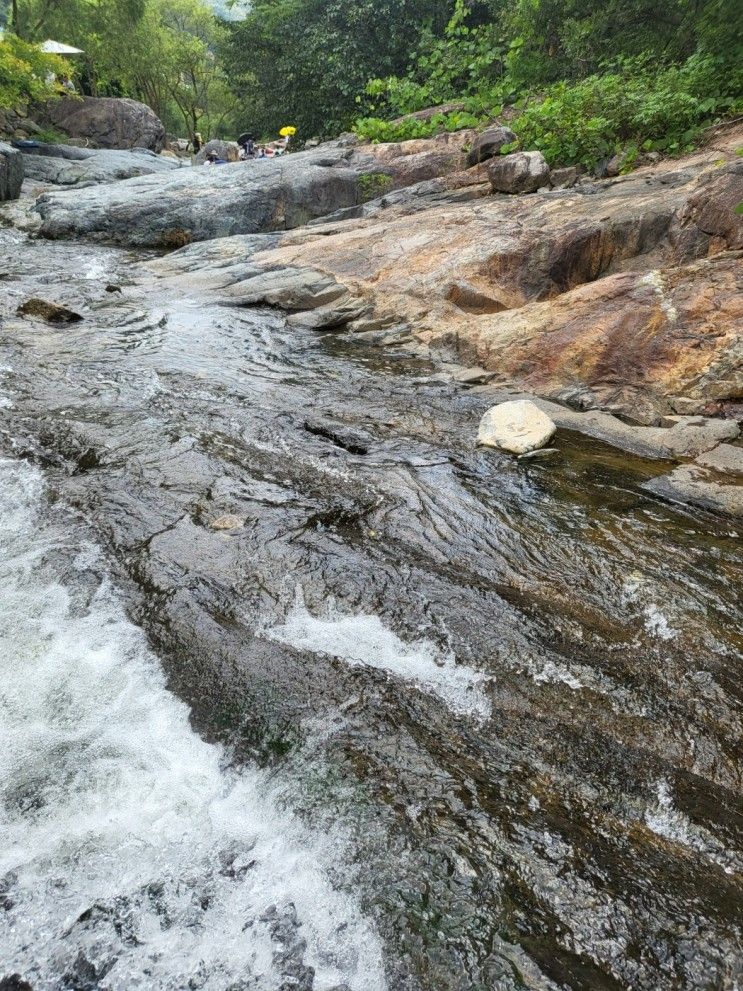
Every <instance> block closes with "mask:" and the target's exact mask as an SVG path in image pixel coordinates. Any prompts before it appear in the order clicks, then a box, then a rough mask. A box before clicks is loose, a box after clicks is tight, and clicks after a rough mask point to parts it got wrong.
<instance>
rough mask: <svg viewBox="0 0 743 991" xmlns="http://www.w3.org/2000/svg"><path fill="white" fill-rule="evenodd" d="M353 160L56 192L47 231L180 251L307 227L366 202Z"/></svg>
mask: <svg viewBox="0 0 743 991" xmlns="http://www.w3.org/2000/svg"><path fill="white" fill-rule="evenodd" d="M348 156H349V152H347V151H345V150H343V149H337V150H335V151H334V152H333V153H332V154H331V153H330V152H328V151H327V150H321V149H318V151H317V152H300V153H296V154H293V155H287V156H284V157H282V158H280V159H271V160H260V161H247V162H235V163H234V164H229V165H218V166H211V167H209V166H201V167H195V168H184V169H175V170H174V171H173V172H170V173H168V174H165V175H147V176H140V177H137V178H134V179H125V180H123V181H122V182H117V183H114V184H108V185H99V186H92V187H89V188H87V189H84V190H75V191H74V192H73V191H69V192H68V191H59V192H57V191H55V192H49V193H46V194H45V195H44V196H42V197H40V199H39V201H38V203H37V206H36V209H37V210H38V212H39V214H40V215H41V218H42V226H41V234H42V236H44V237H48V238H64V237H80V238H88V239H91V240H97V241H107V242H111V243H117V244H124V245H130V246H148V247H171V248H172V247H182V246H183V245H186V244H189V243H191V242H193V241H205V240H210V239H211V238H218V237H227V236H230V235H233V234H256V233H261V232H270V231H281V230H287V229H290V228H293V227H299V226H301V225H303V224H306V223H307V222H308V221H310V220H312V219H313V218H316V217H322V216H325V215H327V214H329V213H332V212H333V211H335V210H338V209H341V208H343V207H350V206H354V205H355V204H356V203H357V202H358V188H359V182H358V177H359V169H358V168H353V167H352V166H351V165H350V164H349V163H348V161H347V159H348ZM163 161H165V160H163ZM319 161H322V163H323V164H318V162H319Z"/></svg>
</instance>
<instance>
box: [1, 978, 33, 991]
mask: <svg viewBox="0 0 743 991" xmlns="http://www.w3.org/2000/svg"><path fill="white" fill-rule="evenodd" d="M0 991H33V987H32V986H31V985H30V984H29V983H28V981H25V980H24V979H23V978H22V977H21V975H20V974H10V975H9V976H8V977H0Z"/></svg>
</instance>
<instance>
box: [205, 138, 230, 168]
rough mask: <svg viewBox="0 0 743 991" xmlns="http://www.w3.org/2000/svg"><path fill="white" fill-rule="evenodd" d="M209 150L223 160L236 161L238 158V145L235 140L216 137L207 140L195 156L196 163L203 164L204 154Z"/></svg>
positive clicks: (207, 153) (208, 152)
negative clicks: (222, 139) (221, 139)
mask: <svg viewBox="0 0 743 991" xmlns="http://www.w3.org/2000/svg"><path fill="white" fill-rule="evenodd" d="M211 152H216V155H217V158H221V159H222V160H223V161H225V162H237V161H239V160H240V146H239V145H238V143H237V141H220V140H219V139H218V138H212V140H211V141H207V143H206V144H205V145H204V147H203V148H202V149H201V151H200V152H199V153H198V155H197V156H196V164H197V165H203V164H204V162H205V161H206V156H207V155H209V154H210V153H211Z"/></svg>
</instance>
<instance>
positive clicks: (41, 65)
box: [0, 34, 69, 110]
mask: <svg viewBox="0 0 743 991" xmlns="http://www.w3.org/2000/svg"><path fill="white" fill-rule="evenodd" d="M68 73H69V66H68V65H67V63H66V62H65V61H64V60H63V59H60V58H57V57H56V56H54V55H44V54H43V53H42V52H41V51H39V49H38V48H37V47H36V46H35V45H29V44H28V43H27V42H25V41H22V40H21V39H20V38H17V37H15V36H14V35H12V34H8V35H6V36H5V37H4V39H3V40H2V41H0V108H4V109H6V110H8V109H13V108H14V107H16V106H18V105H19V104H25V103H28V102H30V101H32V100H45V99H49V98H50V97H53V96H54V95H55V93H56V90H57V87H56V85H55V84H54V83H53V82H48V81H47V80H48V79H49V80H51V79H53V78H54V77H55V76H56V77H58V78H59V79H64V78H65V77H66V76H67V74H68Z"/></svg>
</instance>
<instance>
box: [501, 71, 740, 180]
mask: <svg viewBox="0 0 743 991" xmlns="http://www.w3.org/2000/svg"><path fill="white" fill-rule="evenodd" d="M742 93H743V79H742V78H741V71H740V69H736V68H731V67H730V66H728V65H727V64H726V63H725V62H724V60H722V59H721V58H715V57H713V56H710V55H707V56H702V55H694V56H692V57H691V58H689V59H687V60H686V62H684V63H683V64H682V65H680V66H669V67H666V68H658V67H657V66H653V65H652V63H651V62H650V61H649V60H647V59H644V58H643V59H631V60H624V61H623V62H621V63H620V64H619V65H618V66H617V67H616V68H615V69H614V70H613V71H611V72H607V73H603V74H601V75H595V76H590V77H589V78H588V79H585V80H582V81H581V82H579V83H573V84H571V83H567V82H560V83H556V84H554V85H553V86H551V87H550V88H549V89H548V90H547V92H546V93H545V94H542V95H539V96H536V97H532V98H530V99H529V100H528V101H525V106H524V107H523V110H522V112H521V113H520V114H519V116H518V117H517V118H516V119H515V120H514V121H513V123H512V127H513V130H514V131H515V132H516V134H517V136H518V138H519V143H520V145H521V147H523V148H525V149H529V150H538V151H541V152H542V153H543V154H544V156H545V158H546V159H547V161H548V162H549V163H550V164H551V165H556V164H560V165H567V164H573V163H580V164H582V165H585V166H587V167H589V168H590V167H592V166H594V165H595V164H596V162H597V161H599V160H600V159H602V158H606V157H609V156H611V155H613V154H615V153H616V152H618V151H619V150H620V149H622V150H624V151H625V152H626V153H627V156H628V164H630V163H631V160H632V157H633V156H634V155H636V154H637V153H638V151H651V150H657V151H663V152H667V153H670V154H675V153H680V152H683V151H687V150H689V149H690V148H691V147H693V145H694V143H695V141H696V139H697V138H698V136H699V131H700V129H701V128H702V127H703V126H705V125H706V124H710V123H712V122H713V121H714V120H715V119H716V118H717V117H719V116H724V115H728V114H734V113H736V112H737V111H739V110H743V96H741V94H742Z"/></svg>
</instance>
